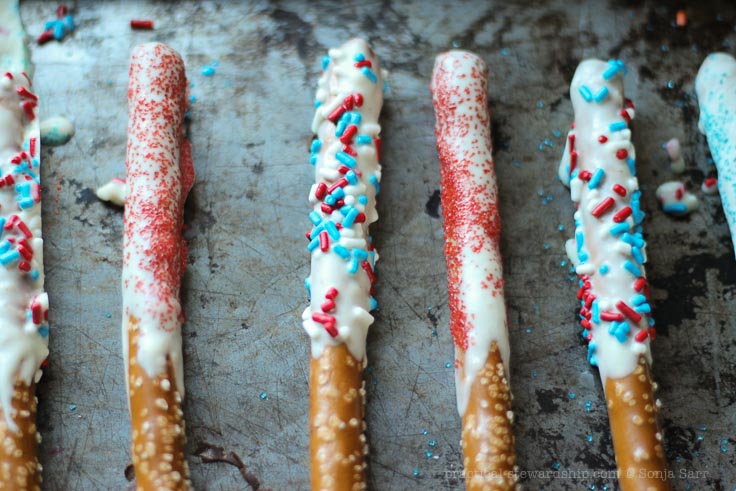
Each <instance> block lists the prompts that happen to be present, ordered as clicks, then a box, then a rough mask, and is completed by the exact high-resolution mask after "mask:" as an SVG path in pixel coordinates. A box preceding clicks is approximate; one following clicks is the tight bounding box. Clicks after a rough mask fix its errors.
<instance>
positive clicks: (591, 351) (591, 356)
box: [588, 341, 598, 367]
mask: <svg viewBox="0 0 736 491" xmlns="http://www.w3.org/2000/svg"><path fill="white" fill-rule="evenodd" d="M595 352H596V345H595V343H594V342H592V341H591V342H590V343H588V363H590V364H591V365H592V366H594V367H597V366H598V358H597V357H596V356H595Z"/></svg>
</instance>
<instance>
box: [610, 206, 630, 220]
mask: <svg viewBox="0 0 736 491" xmlns="http://www.w3.org/2000/svg"><path fill="white" fill-rule="evenodd" d="M629 216H631V207H630V206H627V207H625V208H621V210H619V211H618V212H617V213H616V214H615V215H613V221H614V222H616V223H621V222H623V221H624V220H626V219H627V218H629Z"/></svg>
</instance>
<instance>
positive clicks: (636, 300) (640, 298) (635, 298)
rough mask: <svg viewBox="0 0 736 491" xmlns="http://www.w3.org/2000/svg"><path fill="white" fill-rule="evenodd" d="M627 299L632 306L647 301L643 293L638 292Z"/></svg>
mask: <svg viewBox="0 0 736 491" xmlns="http://www.w3.org/2000/svg"><path fill="white" fill-rule="evenodd" d="M629 301H630V302H631V303H632V304H633V305H634V306H636V305H641V304H643V303H645V302H646V301H647V297H646V296H644V295H642V294H641V293H638V294H636V295H634V296H633V297H631V299H630V300H629Z"/></svg>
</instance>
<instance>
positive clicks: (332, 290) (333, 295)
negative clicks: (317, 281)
mask: <svg viewBox="0 0 736 491" xmlns="http://www.w3.org/2000/svg"><path fill="white" fill-rule="evenodd" d="M338 293H339V292H338V291H337V288H335V287H332V288H330V289H329V290H327V293H325V298H329V299H330V300H335V298H336V297H337V294H338Z"/></svg>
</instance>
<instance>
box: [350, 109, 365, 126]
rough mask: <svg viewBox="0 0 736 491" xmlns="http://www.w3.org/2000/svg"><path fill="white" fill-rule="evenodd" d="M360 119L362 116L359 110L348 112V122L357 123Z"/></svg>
mask: <svg viewBox="0 0 736 491" xmlns="http://www.w3.org/2000/svg"><path fill="white" fill-rule="evenodd" d="M362 119H363V116H361V114H360V113H359V112H355V111H353V112H352V113H351V114H350V122H351V123H353V124H354V125H359V124H360V122H361V120H362Z"/></svg>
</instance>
